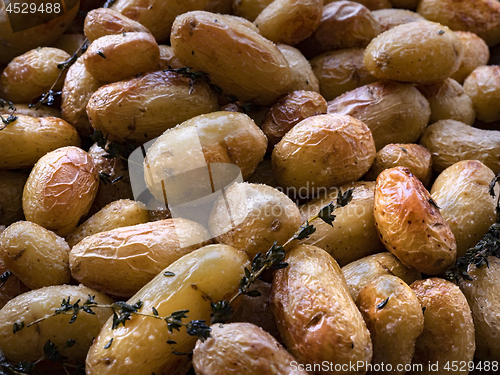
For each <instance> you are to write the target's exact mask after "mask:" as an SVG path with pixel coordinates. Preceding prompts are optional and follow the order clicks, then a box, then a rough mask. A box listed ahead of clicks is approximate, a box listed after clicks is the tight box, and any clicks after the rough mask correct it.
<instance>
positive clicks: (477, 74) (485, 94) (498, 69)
mask: <svg viewBox="0 0 500 375" xmlns="http://www.w3.org/2000/svg"><path fill="white" fill-rule="evenodd" d="M464 90H465V92H466V93H467V95H469V96H470V97H471V99H472V103H473V104H474V109H475V111H476V115H477V118H478V119H479V120H481V121H484V122H493V121H498V120H500V106H499V105H498V103H500V66H498V65H493V66H480V67H478V68H476V69H474V71H473V72H472V73H471V74H469V76H468V77H467V78H466V79H465V82H464ZM463 122H465V121H463Z"/></svg>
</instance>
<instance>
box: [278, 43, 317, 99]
mask: <svg viewBox="0 0 500 375" xmlns="http://www.w3.org/2000/svg"><path fill="white" fill-rule="evenodd" d="M277 47H278V49H279V50H280V52H281V53H282V54H283V56H284V57H285V59H286V61H287V63H288V65H289V66H290V71H291V72H292V86H291V88H290V91H292V92H293V91H298V90H306V91H315V92H319V83H318V79H317V78H316V76H315V75H314V72H313V71H312V69H311V64H309V61H307V59H306V58H305V57H304V55H303V54H302V52H300V51H299V50H298V49H297V48H294V47H291V46H288V45H286V44H278V45H277Z"/></svg>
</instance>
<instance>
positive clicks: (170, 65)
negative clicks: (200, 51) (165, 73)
mask: <svg viewBox="0 0 500 375" xmlns="http://www.w3.org/2000/svg"><path fill="white" fill-rule="evenodd" d="M158 47H159V48H160V62H159V63H158V66H157V68H156V69H155V70H166V69H179V68H182V67H183V66H184V64H183V63H181V60H179V59H178V58H177V57H176V56H175V53H174V49H173V48H172V47H170V46H167V45H165V44H161V45H159V46H158Z"/></svg>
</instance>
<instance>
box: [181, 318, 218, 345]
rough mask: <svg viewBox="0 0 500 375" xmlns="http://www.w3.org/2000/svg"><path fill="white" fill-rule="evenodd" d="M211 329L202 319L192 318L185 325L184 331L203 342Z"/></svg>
mask: <svg viewBox="0 0 500 375" xmlns="http://www.w3.org/2000/svg"><path fill="white" fill-rule="evenodd" d="M211 331H212V330H211V329H210V327H209V326H207V325H206V324H205V321H204V320H192V321H190V322H189V323H188V324H187V325H186V332H187V334H188V335H189V336H196V337H198V338H199V339H200V341H201V342H205V340H206V339H208V338H209V337H210V332H211Z"/></svg>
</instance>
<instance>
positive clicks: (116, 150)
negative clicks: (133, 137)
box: [90, 130, 136, 162]
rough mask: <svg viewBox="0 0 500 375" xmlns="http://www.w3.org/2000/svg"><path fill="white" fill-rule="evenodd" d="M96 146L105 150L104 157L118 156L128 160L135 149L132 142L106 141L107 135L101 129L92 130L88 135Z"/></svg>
mask: <svg viewBox="0 0 500 375" xmlns="http://www.w3.org/2000/svg"><path fill="white" fill-rule="evenodd" d="M90 139H92V140H93V141H94V142H95V143H97V146H99V147H100V148H102V149H103V150H104V151H106V154H105V155H104V157H105V158H106V159H115V158H119V159H122V160H124V161H127V162H128V159H127V158H128V157H129V156H130V154H131V153H132V152H133V151H134V150H135V148H136V145H135V144H132V143H119V142H111V141H108V136H107V135H106V136H104V133H103V132H102V131H101V130H94V133H93V134H92V135H91V136H90Z"/></svg>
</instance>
